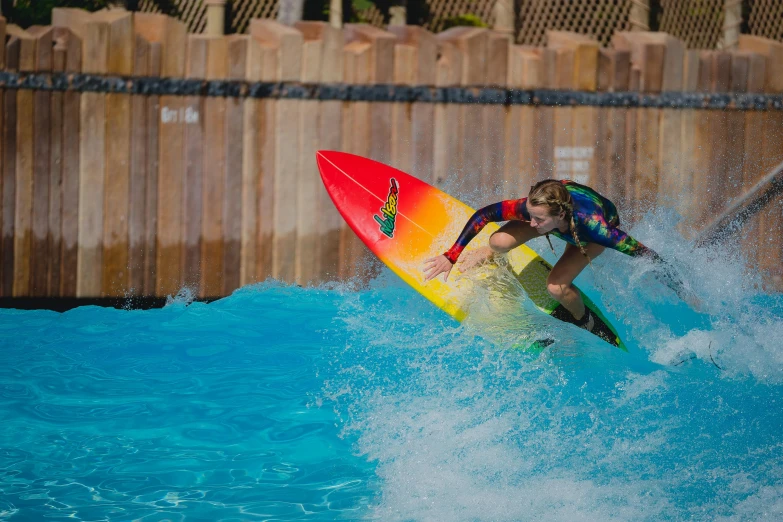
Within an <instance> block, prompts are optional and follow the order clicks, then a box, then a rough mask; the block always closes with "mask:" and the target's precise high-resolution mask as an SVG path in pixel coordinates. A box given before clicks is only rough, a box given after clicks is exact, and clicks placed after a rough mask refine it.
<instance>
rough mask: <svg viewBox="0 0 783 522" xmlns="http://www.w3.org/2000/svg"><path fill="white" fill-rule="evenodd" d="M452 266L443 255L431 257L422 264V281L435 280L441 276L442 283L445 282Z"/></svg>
mask: <svg viewBox="0 0 783 522" xmlns="http://www.w3.org/2000/svg"><path fill="white" fill-rule="evenodd" d="M453 266H454V265H452V264H451V261H449V260H448V258H447V257H446V256H444V255H440V256H436V257H431V258H430V259H428V260H426V261H425V262H424V281H425V282H427V281H430V280H432V279H435V278H436V277H438V276H439V275H440V274H443V281H446V280H447V279H448V278H449V272H451V268H452V267H453Z"/></svg>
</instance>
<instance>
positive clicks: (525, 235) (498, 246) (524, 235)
mask: <svg viewBox="0 0 783 522" xmlns="http://www.w3.org/2000/svg"><path fill="white" fill-rule="evenodd" d="M539 236H541V234H539V233H538V231H537V230H536V229H535V228H533V227H531V226H530V222H528V221H509V222H508V223H506V224H505V225H503V226H502V227H500V228H499V229H498V230H496V231H495V232H494V233H493V234H492V235H491V236H490V237H489V247H490V248H491V249H492V251H493V252H498V253H501V254H502V253H504V252H508V251H509V250H513V249H515V248H516V247H518V246H519V245H521V244H523V243H527V242H528V241H530V240H531V239H535V238H537V237H539Z"/></svg>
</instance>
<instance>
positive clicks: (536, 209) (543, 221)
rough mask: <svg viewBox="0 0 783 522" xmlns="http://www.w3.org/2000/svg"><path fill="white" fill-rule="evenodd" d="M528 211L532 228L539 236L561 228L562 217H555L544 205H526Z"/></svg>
mask: <svg viewBox="0 0 783 522" xmlns="http://www.w3.org/2000/svg"><path fill="white" fill-rule="evenodd" d="M525 205H527V211H528V213H529V214H530V226H531V227H533V228H535V229H536V231H537V232H538V233H539V234H546V233H547V232H551V231H552V230H554V229H556V228H558V227H559V226H560V221H561V218H560V216H553V215H551V214H550V213H549V209H548V208H547V207H545V206H543V205H531V204H530V202H527V203H525Z"/></svg>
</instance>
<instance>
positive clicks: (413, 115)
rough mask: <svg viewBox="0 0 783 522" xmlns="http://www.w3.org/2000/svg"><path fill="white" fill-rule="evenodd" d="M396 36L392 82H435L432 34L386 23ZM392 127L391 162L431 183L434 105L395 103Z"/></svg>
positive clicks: (435, 50)
mask: <svg viewBox="0 0 783 522" xmlns="http://www.w3.org/2000/svg"><path fill="white" fill-rule="evenodd" d="M389 31H390V32H391V33H393V34H394V35H395V36H396V37H397V43H396V45H395V47H394V52H395V56H394V71H395V73H394V75H395V77H394V83H396V84H402V85H406V84H407V85H435V72H436V67H437V66H436V61H437V42H436V41H435V35H434V34H432V33H431V32H429V31H427V30H426V29H423V28H421V27H416V26H412V25H400V26H393V27H392V26H390V27H389ZM393 110H394V113H393V124H392V129H393V132H395V133H396V134H395V135H393V136H392V164H393V165H394V166H395V167H397V168H399V169H400V170H403V171H405V172H410V173H411V174H413V175H414V176H416V177H417V178H420V179H423V180H425V181H427V182H432V181H433V179H432V173H433V161H434V150H433V149H434V143H435V141H434V136H433V135H434V132H435V120H434V118H435V107H434V105H433V104H431V103H422V102H414V103H412V104H410V105H402V104H395V105H394V109H393Z"/></svg>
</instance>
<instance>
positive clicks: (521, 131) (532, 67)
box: [503, 45, 544, 199]
mask: <svg viewBox="0 0 783 522" xmlns="http://www.w3.org/2000/svg"><path fill="white" fill-rule="evenodd" d="M543 82H544V76H543V62H542V59H541V54H540V52H539V51H538V50H537V49H532V48H528V47H523V46H516V45H515V46H513V47H512V48H511V52H510V57H509V72H508V87H509V88H512V89H525V90H532V89H541V88H543V87H544V83H543ZM537 111H538V109H537V108H534V107H530V106H519V105H512V106H511V107H509V108H508V115H507V118H506V132H505V136H506V138H505V141H506V150H505V167H504V172H503V185H504V188H503V197H504V198H506V199H512V198H518V197H520V196H524V195H525V194H526V192H525V191H526V190H527V188H528V187H529V186H530V185H532V184H533V180H534V179H535V178H536V174H537V163H538V154H537V153H538V151H537V147H536V134H537V130H536V126H535V114H536V112H537Z"/></svg>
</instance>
